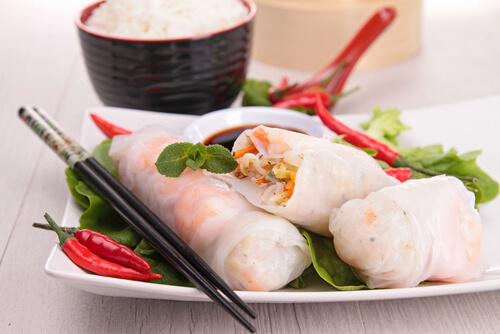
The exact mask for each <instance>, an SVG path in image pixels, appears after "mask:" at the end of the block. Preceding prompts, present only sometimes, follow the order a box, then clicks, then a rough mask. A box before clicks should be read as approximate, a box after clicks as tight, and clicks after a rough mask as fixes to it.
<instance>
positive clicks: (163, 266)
mask: <svg viewBox="0 0 500 334" xmlns="http://www.w3.org/2000/svg"><path fill="white" fill-rule="evenodd" d="M134 252H136V253H137V254H139V255H140V256H141V257H142V258H143V259H144V260H146V261H148V263H149V264H150V265H151V272H154V273H157V274H161V275H162V277H161V278H160V279H157V280H154V281H152V282H153V283H159V284H169V285H177V286H189V287H194V284H193V283H191V282H190V281H189V280H188V279H187V278H186V277H185V276H184V275H182V274H181V273H180V272H179V271H177V270H176V269H175V268H174V266H173V265H172V264H170V262H168V261H167V260H165V258H164V257H163V256H162V255H161V254H160V253H158V252H157V251H156V250H155V249H154V248H153V247H152V246H151V245H150V244H149V243H148V242H147V241H146V240H145V239H142V240H141V242H139V244H138V245H137V247H135V248H134Z"/></svg>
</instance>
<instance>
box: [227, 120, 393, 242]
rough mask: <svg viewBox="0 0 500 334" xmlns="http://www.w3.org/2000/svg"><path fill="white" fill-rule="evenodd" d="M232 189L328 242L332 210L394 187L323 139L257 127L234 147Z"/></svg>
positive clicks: (357, 156) (356, 153)
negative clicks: (235, 162)
mask: <svg viewBox="0 0 500 334" xmlns="http://www.w3.org/2000/svg"><path fill="white" fill-rule="evenodd" d="M233 154H235V157H236V158H237V160H238V162H239V165H238V168H237V169H236V171H235V173H234V174H235V176H236V178H235V179H233V181H234V186H235V189H236V190H237V191H238V192H240V193H241V194H243V195H244V196H245V197H246V198H247V199H248V200H249V201H250V202H251V203H252V204H253V205H255V206H257V207H259V208H262V209H264V210H266V211H268V212H270V213H273V214H275V215H279V216H281V217H284V218H286V219H288V220H290V221H291V222H293V223H295V224H297V225H300V226H302V227H304V228H305V229H307V230H309V231H312V232H316V233H319V234H322V235H325V236H329V235H330V232H329V230H328V222H329V217H330V213H331V211H332V209H333V208H339V207H340V206H341V205H342V204H343V203H345V202H346V201H348V200H350V199H353V198H364V197H365V196H366V195H368V194H369V193H370V192H372V191H377V190H379V189H381V188H383V187H387V186H391V185H395V184H398V183H399V181H398V180H396V179H395V178H393V177H391V176H389V175H387V174H386V173H385V172H384V171H383V169H382V168H381V167H380V166H379V164H378V163H377V161H376V160H375V159H373V158H372V157H371V156H369V155H368V154H367V153H365V152H363V151H361V150H358V149H356V148H352V147H349V146H346V145H342V144H336V143H332V142H331V141H329V140H327V139H323V138H317V137H311V136H307V135H304V134H301V133H297V132H293V131H288V130H283V129H277V128H269V127H266V126H258V127H256V128H254V129H251V130H246V131H244V132H243V133H242V134H241V135H240V136H239V137H238V138H237V139H236V141H235V144H234V146H233Z"/></svg>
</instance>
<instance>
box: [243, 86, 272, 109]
mask: <svg viewBox="0 0 500 334" xmlns="http://www.w3.org/2000/svg"><path fill="white" fill-rule="evenodd" d="M271 87H272V84H271V83H270V82H268V81H259V80H251V79H247V80H245V84H244V85H243V89H242V90H243V99H242V102H241V104H242V105H244V106H266V107H270V106H271V105H272V102H271V100H269V97H268V92H269V89H270V88H271Z"/></svg>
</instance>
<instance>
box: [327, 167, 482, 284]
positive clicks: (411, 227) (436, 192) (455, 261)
mask: <svg viewBox="0 0 500 334" xmlns="http://www.w3.org/2000/svg"><path fill="white" fill-rule="evenodd" d="M474 205H475V197H474V194H473V193H472V192H470V191H468V190H467V189H466V188H465V186H464V184H463V183H462V182H461V181H460V180H458V179H457V178H455V177H449V176H436V177H433V178H429V179H418V180H410V181H406V182H404V183H402V184H400V185H398V186H393V187H388V188H384V189H382V190H380V191H377V192H374V193H372V194H370V195H368V196H367V197H366V198H365V199H353V200H351V201H349V202H347V203H345V204H344V205H343V206H342V207H341V208H340V209H338V210H334V212H333V213H332V219H331V222H330V230H331V232H332V234H333V240H334V241H333V242H334V245H335V250H336V251H337V254H338V255H339V257H340V258H341V259H342V260H343V261H345V262H346V263H348V264H349V265H351V266H352V268H353V271H354V273H355V274H356V275H357V276H358V278H359V279H361V280H362V281H364V282H365V283H366V284H367V286H368V287H370V288H407V287H414V286H417V285H418V284H419V283H420V282H422V281H425V280H429V281H445V282H465V281H469V280H473V279H477V278H478V277H479V276H480V275H481V273H482V272H483V270H484V265H483V264H482V263H481V261H480V258H481V242H482V232H481V219H480V216H479V213H478V211H477V210H476V209H475V208H474Z"/></svg>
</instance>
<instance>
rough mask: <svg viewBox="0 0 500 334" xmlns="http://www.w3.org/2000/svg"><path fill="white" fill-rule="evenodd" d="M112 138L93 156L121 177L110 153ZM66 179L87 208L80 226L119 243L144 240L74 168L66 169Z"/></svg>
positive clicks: (103, 143) (73, 192) (135, 242)
mask: <svg viewBox="0 0 500 334" xmlns="http://www.w3.org/2000/svg"><path fill="white" fill-rule="evenodd" d="M110 145H111V140H104V141H103V142H102V143H101V144H99V145H98V146H97V147H96V148H95V149H94V151H93V152H92V155H93V157H94V158H95V159H96V160H97V161H99V162H100V163H101V164H102V165H103V166H104V167H105V168H106V169H108V171H110V172H111V173H112V174H114V175H115V176H118V173H117V169H116V166H115V164H114V163H113V160H112V159H111V157H110V156H109V154H108V151H109V147H110ZM65 174H66V182H67V184H68V187H69V190H70V192H71V195H72V196H73V198H74V199H75V200H76V201H77V202H78V203H79V204H80V205H81V206H82V207H83V208H84V209H85V211H84V212H83V214H82V215H81V216H80V220H79V223H80V228H81V229H83V228H87V229H90V230H94V231H98V232H101V233H103V234H106V235H108V236H109V237H111V238H113V239H114V240H116V241H117V242H119V243H121V244H123V245H125V246H128V247H130V248H134V247H135V246H136V245H137V243H138V242H139V241H140V240H141V237H140V236H139V234H137V232H135V231H134V230H133V229H132V228H131V227H130V226H129V225H128V224H127V223H126V222H125V221H124V220H123V219H122V218H121V216H120V215H119V214H118V213H117V212H116V211H115V210H114V209H113V208H112V207H111V206H110V205H109V204H108V203H107V202H105V201H104V200H103V199H102V198H101V197H100V196H99V195H97V194H96V193H95V192H94V191H93V190H92V189H90V188H89V187H88V186H87V185H86V184H85V182H83V180H82V179H81V178H80V177H79V176H78V175H77V174H76V173H75V172H74V171H73V170H72V169H70V168H67V169H66V170H65Z"/></svg>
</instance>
